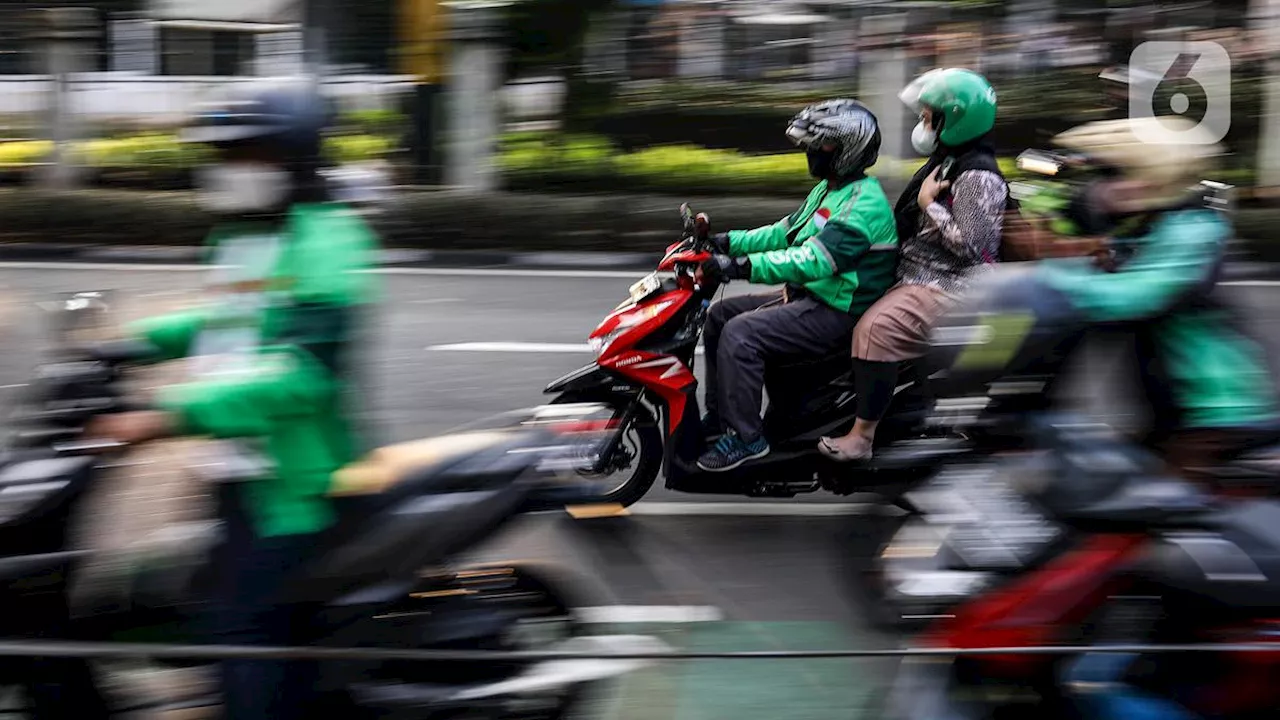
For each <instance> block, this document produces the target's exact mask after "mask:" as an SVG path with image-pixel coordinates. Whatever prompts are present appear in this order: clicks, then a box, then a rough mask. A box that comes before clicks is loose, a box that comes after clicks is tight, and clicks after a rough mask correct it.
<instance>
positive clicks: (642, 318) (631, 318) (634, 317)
mask: <svg viewBox="0 0 1280 720" xmlns="http://www.w3.org/2000/svg"><path fill="white" fill-rule="evenodd" d="M669 307H671V301H667V302H660V303H656V304H654V305H646V306H645V307H642V308H637V309H636V310H634V311H632V312H629V313H627V314H626V315H623V316H621V317H620V318H618V326H617V327H615V328H614V329H613V330H610V331H609V332H607V333H605V334H604V335H599V336H596V337H592V338H587V344H588V345H589V346H590V347H591V351H592V352H593V353H595V354H596V357H599V356H601V355H603V354H604V351H605V350H607V349H609V346H610V345H612V344H613V341H614V340H617V339H618V338H619V337H621V336H622V334H623V333H625V332H627V331H628V330H630V329H631V328H633V327H635V326H636V325H639V324H640V323H643V322H648V321H649V320H652V319H653V318H656V317H658V316H659V315H661V314H662V311H663V310H666V309H667V308H669Z"/></svg>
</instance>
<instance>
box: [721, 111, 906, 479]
mask: <svg viewBox="0 0 1280 720" xmlns="http://www.w3.org/2000/svg"><path fill="white" fill-rule="evenodd" d="M787 137H788V138H790V139H791V141H792V142H794V143H795V144H796V145H798V146H799V147H802V148H804V149H805V152H806V155H807V157H808V163H809V174H810V175H812V176H813V177H815V178H817V179H818V184H817V185H815V186H814V188H813V190H811V191H810V192H809V195H808V197H807V198H805V201H804V203H803V204H802V205H801V206H800V207H799V208H798V209H797V210H796V211H795V212H794V213H792V214H791V215H789V216H787V217H785V218H783V219H782V220H780V221H778V222H776V223H774V224H772V225H766V226H764V227H760V228H756V229H754V230H734V231H731V232H728V233H722V234H720V235H717V236H715V238H713V240H714V242H715V244H716V246H717V250H718V252H717V253H716V254H715V255H714V256H713V258H712V259H711V260H709V261H707V262H706V263H704V265H703V268H702V272H703V273H704V274H709V275H716V276H719V277H721V278H722V279H728V280H735V279H744V280H749V281H750V282H755V283H764V284H784V285H785V289H784V290H782V291H779V292H774V293H766V294H759V295H747V296H739V297H733V298H728V299H725V300H721V301H719V302H717V303H716V304H715V305H713V306H712V307H711V309H710V311H709V313H708V317H707V323H706V328H705V334H704V342H705V345H706V357H707V395H706V398H707V399H706V402H707V416H706V418H705V419H704V425H705V427H706V428H707V429H708V432H709V433H711V434H715V433H716V432H717V431H720V432H723V434H722V435H721V436H720V438H719V439H718V440H716V442H715V443H714V444H713V445H712V447H710V448H709V449H708V450H707V451H706V452H705V453H703V455H702V456H701V457H700V458H699V459H698V467H700V468H702V469H703V470H706V471H709V472H723V471H727V470H732V469H733V468H736V467H738V466H739V465H741V464H742V463H744V462H746V461H748V460H751V459H754V458H758V457H763V456H765V455H767V454H768V453H769V442H768V440H767V439H766V438H765V437H764V428H763V425H764V423H763V420H762V419H761V416H760V406H761V400H762V394H763V388H764V373H765V367H766V364H767V363H768V362H770V361H775V360H777V359H781V358H787V357H813V356H821V355H823V354H827V353H831V352H833V351H835V350H836V349H837V348H839V347H841V346H843V345H844V344H845V343H847V342H848V340H849V336H850V333H851V332H852V330H853V328H854V325H856V323H857V320H858V317H859V316H860V315H861V314H862V313H863V311H865V310H866V309H867V308H868V307H869V306H870V305H871V304H872V303H874V302H875V301H876V299H877V298H879V297H880V296H881V295H882V294H883V293H884V291H885V290H886V289H888V287H889V286H890V285H891V284H892V283H893V278H894V266H895V263H896V262H897V254H898V253H897V251H898V239H897V234H896V232H895V227H894V222H893V211H892V208H891V207H890V205H889V201H888V199H887V198H886V197H885V194H884V190H883V189H881V187H880V183H879V181H877V180H876V179H875V178H872V177H868V176H867V175H866V170H867V168H869V167H871V166H872V165H874V164H875V162H876V159H877V158H878V156H879V153H880V128H879V124H878V123H877V121H876V117H875V115H873V114H872V113H871V111H870V110H868V109H867V108H866V106H864V105H862V104H861V103H859V102H857V101H854V100H848V99H835V100H827V101H824V102H820V103H817V104H815V105H811V106H809V107H807V108H805V109H804V110H802V111H801V112H800V113H799V114H797V115H796V116H795V117H794V118H793V119H792V120H791V123H790V125H789V126H788V127H787ZM722 374H723V375H724V377H721V375H722Z"/></svg>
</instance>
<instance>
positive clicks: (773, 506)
mask: <svg viewBox="0 0 1280 720" xmlns="http://www.w3.org/2000/svg"><path fill="white" fill-rule="evenodd" d="M879 507H880V506H879V505H876V504H874V503H849V502H840V503H781V502H764V503H743V502H719V503H715V502H713V503H701V502H688V503H685V502H638V503H636V504H635V505H632V506H631V507H629V508H627V510H628V511H629V512H630V513H631V514H632V515H667V516H671V515H685V516H696V515H737V516H759V517H814V516H821V517H838V516H842V515H867V514H869V513H870V512H872V511H874V510H876V509H878V508H879Z"/></svg>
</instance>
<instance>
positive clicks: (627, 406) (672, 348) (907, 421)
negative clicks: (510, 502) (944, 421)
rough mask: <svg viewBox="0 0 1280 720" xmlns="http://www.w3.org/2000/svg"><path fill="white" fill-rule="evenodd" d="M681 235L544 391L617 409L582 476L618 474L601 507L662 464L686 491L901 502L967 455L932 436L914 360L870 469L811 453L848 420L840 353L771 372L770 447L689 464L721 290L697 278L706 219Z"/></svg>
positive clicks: (947, 437) (637, 487)
mask: <svg viewBox="0 0 1280 720" xmlns="http://www.w3.org/2000/svg"><path fill="white" fill-rule="evenodd" d="M680 213H681V218H682V220H683V223H684V231H685V236H684V238H683V239H682V240H681V241H680V242H678V243H675V244H673V245H671V246H670V247H668V248H667V251H666V254H665V255H664V256H663V258H662V260H661V262H660V263H659V264H658V269H657V270H656V271H655V272H652V273H650V274H648V275H646V276H644V277H643V278H641V279H640V280H639V281H637V282H636V283H635V284H633V285H632V286H631V288H630V290H629V292H628V297H627V299H626V300H624V301H623V302H622V303H621V304H620V305H618V306H617V307H616V308H615V309H614V310H613V312H611V313H609V315H608V316H607V317H605V319H604V321H603V322H601V323H600V325H599V326H598V327H597V328H596V329H595V330H594V331H593V332H592V333H591V335H590V343H591V347H592V349H593V350H594V351H595V353H596V361H595V362H593V363H591V364H590V365H587V366H585V367H582V368H579V369H578V370H575V371H573V372H571V373H569V374H568V375H565V376H563V377H561V378H559V379H557V380H555V381H554V382H552V383H551V384H550V385H548V386H547V387H546V389H545V391H544V392H546V393H548V394H554V395H556V398H555V399H554V400H553V401H552V402H555V403H560V402H575V403H576V402H593V403H605V404H608V405H609V406H611V407H613V408H615V409H616V413H617V415H616V420H617V426H618V432H617V433H616V434H615V435H614V437H613V438H612V439H611V440H610V442H609V443H608V445H607V446H606V447H605V448H604V450H603V451H602V452H600V453H599V455H598V456H597V458H598V459H596V460H595V461H594V462H593V463H592V465H591V466H590V467H584V468H583V470H582V473H583V474H584V475H589V476H604V475H618V476H619V477H620V479H619V480H618V482H617V483H616V484H615V483H614V482H613V481H609V483H608V484H609V485H611V486H612V488H613V489H612V490H611V491H609V492H608V493H607V495H606V496H605V500H606V501H607V502H611V503H619V504H622V505H630V504H632V503H634V502H636V501H637V500H639V499H640V498H641V497H643V496H644V494H645V493H646V492H648V490H649V488H650V487H651V486H652V484H653V482H654V480H655V478H656V477H657V475H658V473H659V472H660V471H661V470H663V469H664V468H665V475H666V486H667V488H669V489H672V490H676V491H680V492H688V493H713V494H727V495H745V496H751V497H794V496H795V495H797V494H800V493H810V492H816V491H818V490H828V491H831V492H835V493H839V494H849V493H852V492H855V491H857V492H878V493H880V494H883V495H886V496H887V497H889V498H891V499H896V498H897V497H898V496H900V495H901V492H902V491H903V490H904V489H906V488H908V487H910V486H911V484H913V483H915V482H918V481H919V480H921V479H923V478H925V477H927V475H928V473H929V471H930V468H932V467H934V466H935V465H936V464H937V463H938V462H940V461H941V460H942V459H945V458H948V457H952V456H954V455H956V454H958V453H962V452H965V449H966V447H967V446H966V444H965V443H964V441H963V438H961V437H958V436H955V435H952V434H949V433H948V432H946V431H933V430H930V429H929V427H928V426H927V424H926V422H925V421H926V419H927V418H928V417H929V415H930V411H931V410H932V402H931V401H930V398H929V395H928V393H927V392H926V388H925V385H924V383H923V382H922V381H921V380H922V379H921V378H920V377H918V373H917V371H916V369H915V368H914V367H913V366H911V365H910V364H908V365H907V367H906V368H905V369H904V371H903V373H902V375H901V379H900V381H899V385H898V388H897V392H896V393H895V397H894V402H893V405H892V406H891V408H890V410H889V414H888V416H887V417H886V418H885V420H884V422H883V423H882V425H881V429H880V431H879V432H878V433H877V436H876V437H877V441H878V444H885V445H887V444H889V443H893V447H892V448H891V449H890V451H889V452H885V453H878V454H877V459H876V461H875V462H874V463H873V464H872V465H870V466H867V465H856V466H855V465H845V464H839V463H835V462H832V461H831V460H829V459H827V458H825V457H824V456H823V455H822V454H821V453H820V452H818V451H817V442H818V439H819V438H820V437H822V436H823V435H828V436H830V435H836V434H842V433H844V432H846V431H848V429H849V428H850V427H852V425H853V420H854V405H855V403H854V399H855V397H856V394H855V392H854V388H853V383H852V381H851V379H850V377H849V370H850V357H849V353H848V352H840V353H837V354H834V355H831V356H828V357H817V358H813V359H811V360H807V361H804V362H798V363H786V364H777V365H775V366H771V367H769V368H768V369H767V371H766V377H765V392H766V394H767V396H768V407H767V410H766V412H765V415H764V421H765V436H766V437H767V438H768V439H769V443H770V445H771V446H772V447H773V451H772V452H771V453H770V454H769V455H767V456H765V457H763V458H760V459H758V460H753V461H751V462H747V463H745V464H743V465H742V466H740V467H738V468H736V469H735V470H733V471H730V472H725V473H708V472H705V471H703V470H701V469H699V468H698V467H697V465H696V460H697V457H698V455H700V454H701V453H702V452H703V450H705V448H706V443H707V441H708V439H709V438H708V429H707V428H704V427H703V426H702V420H701V412H700V410H699V405H698V399H697V389H698V380H697V378H695V377H694V359H695V356H696V354H697V350H698V340H699V338H700V337H701V335H702V328H703V324H704V323H705V321H706V316H707V310H708V308H709V307H710V305H711V302H712V300H713V298H714V297H715V295H716V293H717V291H719V290H720V286H719V284H718V283H717V282H716V281H714V280H711V279H709V278H705V277H702V275H701V273H700V272H699V267H700V266H701V264H702V263H703V262H704V261H706V260H708V259H709V258H710V257H711V252H712V248H711V244H710V241H709V239H708V232H709V229H710V221H709V219H708V218H707V216H706V215H704V214H700V215H697V216H696V217H695V216H694V215H693V213H692V211H691V210H690V209H689V207H688V205H683V206H681V208H680Z"/></svg>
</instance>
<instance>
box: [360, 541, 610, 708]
mask: <svg viewBox="0 0 1280 720" xmlns="http://www.w3.org/2000/svg"><path fill="white" fill-rule="evenodd" d="M452 575H453V577H452V578H449V579H442V578H433V577H425V578H424V579H423V582H422V584H421V586H420V587H418V588H416V589H415V590H414V591H413V592H412V593H410V595H409V597H408V598H406V602H405V603H404V604H403V605H401V606H399V607H397V608H396V609H395V611H394V612H390V613H388V614H387V616H386V617H388V619H392V620H393V621H394V618H396V616H398V617H399V619H400V620H401V622H400V623H397V625H400V627H401V629H400V630H398V631H397V636H398V637H399V638H400V640H401V643H402V644H404V643H406V642H407V643H408V645H409V646H412V644H413V643H412V641H411V640H408V638H410V637H412V635H413V632H414V631H413V629H412V618H413V617H414V616H418V617H421V618H422V619H423V621H424V622H427V623H433V622H441V619H440V618H435V617H434V615H435V614H436V613H435V612H434V608H433V604H434V603H435V602H437V601H438V600H439V599H440V598H441V597H444V596H447V595H449V594H462V595H465V596H466V597H468V598H470V600H469V601H468V602H469V604H470V605H472V606H473V607H474V608H475V609H476V610H477V611H478V613H477V614H472V613H463V614H461V615H454V616H453V617H452V619H451V620H450V621H448V622H450V623H452V624H455V625H457V629H458V630H460V635H463V636H465V635H468V634H470V633H467V632H466V630H467V628H466V627H464V626H465V625H467V624H468V623H479V624H480V625H487V624H489V623H491V622H493V621H495V620H496V621H498V624H497V625H494V627H493V628H492V629H491V630H489V631H485V632H484V633H483V637H482V638H481V639H479V641H477V639H476V638H474V637H470V638H467V637H459V638H458V639H457V640H456V641H453V642H448V641H446V642H439V641H437V642H432V643H430V644H429V645H427V647H431V648H432V649H440V650H448V649H458V650H493V651H540V650H549V649H553V648H554V646H556V645H557V643H560V642H563V641H566V640H570V639H572V638H575V637H580V636H583V635H586V634H587V629H586V627H585V626H584V625H583V624H582V622H581V620H580V619H579V617H578V615H577V609H578V608H580V607H585V606H588V605H591V604H592V603H591V602H590V601H589V600H587V599H586V598H585V597H584V596H583V592H582V589H581V587H580V585H579V583H578V582H576V581H574V580H572V579H571V578H569V577H567V576H566V575H565V574H564V573H562V572H560V571H558V570H557V569H556V568H554V567H551V566H548V565H543V564H537V563H525V562H520V563H511V562H502V563H491V564H479V565H468V566H465V567H462V568H458V569H457V570H456V571H454V572H453V573H452ZM405 621H407V626H406V625H405V624H404V622H405ZM526 667H527V666H526V665H524V664H520V663H502V662H493V663H484V664H482V665H477V664H474V663H449V662H443V661H440V662H433V661H427V662H387V663H382V664H380V666H379V667H378V668H377V669H376V670H375V671H374V672H375V673H376V678H377V679H375V680H374V681H375V682H379V683H381V684H383V686H386V685H387V684H395V683H403V686H404V687H405V688H408V689H409V690H408V692H409V693H410V694H411V693H413V692H414V691H413V690H412V688H415V687H421V688H429V687H431V686H432V685H436V686H439V685H442V684H445V685H453V686H456V687H466V686H474V685H482V684H485V683H500V682H503V681H505V680H510V679H512V678H514V677H516V676H518V675H520V674H521V672H522V671H524V670H525V669H526ZM601 682H602V681H598V680H597V681H587V682H576V683H568V684H565V685H563V686H560V687H557V688H554V689H548V688H543V689H540V690H537V691H532V692H528V691H526V692H520V693H512V694H509V695H502V696H495V697H492V698H487V699H485V700H480V701H476V702H475V703H474V704H471V705H469V706H467V707H465V708H459V707H456V706H454V705H452V704H451V703H450V704H446V705H445V706H444V707H440V706H433V705H434V703H433V702H431V700H429V699H425V700H423V701H422V702H421V703H420V705H419V707H413V703H401V707H399V708H397V709H395V710H390V711H389V709H388V708H387V707H384V706H380V705H381V703H378V702H376V701H375V702H373V703H369V702H368V701H367V698H363V699H362V698H358V697H357V698H352V707H351V709H350V711H349V712H350V715H349V716H354V717H356V718H364V717H368V718H370V719H372V718H375V717H376V718H394V719H395V720H452V719H453V718H463V717H465V718H468V719H471V718H476V719H478V720H563V719H564V718H568V717H574V716H576V715H577V709H578V708H579V706H580V705H582V704H583V701H584V700H585V699H586V696H587V692H588V690H589V689H591V688H592V687H593V686H597V685H599V684H600V683H601Z"/></svg>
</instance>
